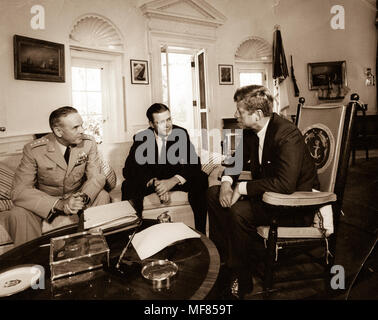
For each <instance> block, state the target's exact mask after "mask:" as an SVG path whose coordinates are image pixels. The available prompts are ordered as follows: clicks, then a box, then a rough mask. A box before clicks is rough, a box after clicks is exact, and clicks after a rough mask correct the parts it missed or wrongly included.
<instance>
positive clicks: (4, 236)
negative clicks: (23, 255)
mask: <svg viewBox="0 0 378 320" xmlns="http://www.w3.org/2000/svg"><path fill="white" fill-rule="evenodd" d="M9 214H10V212H9V211H4V212H1V214H0V246H2V245H5V244H9V243H12V239H11V237H10V235H9V233H8V216H9Z"/></svg>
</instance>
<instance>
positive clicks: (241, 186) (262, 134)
mask: <svg viewBox="0 0 378 320" xmlns="http://www.w3.org/2000/svg"><path fill="white" fill-rule="evenodd" d="M269 122H270V119H269V120H268V121H267V123H266V124H265V125H264V126H263V127H262V129H261V130H260V131H259V132H257V136H258V138H259V163H260V164H261V161H262V154H263V149H264V141H265V135H266V130H267V128H268V125H269ZM223 181H228V182H230V183H231V184H232V178H231V177H230V176H223V177H222V182H223ZM238 188H239V193H240V194H241V195H247V194H248V192H247V182H246V181H243V182H240V183H239V184H238Z"/></svg>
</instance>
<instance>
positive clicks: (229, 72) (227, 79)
mask: <svg viewBox="0 0 378 320" xmlns="http://www.w3.org/2000/svg"><path fill="white" fill-rule="evenodd" d="M218 72H219V84H234V70H233V66H232V65H231V64H219V65H218Z"/></svg>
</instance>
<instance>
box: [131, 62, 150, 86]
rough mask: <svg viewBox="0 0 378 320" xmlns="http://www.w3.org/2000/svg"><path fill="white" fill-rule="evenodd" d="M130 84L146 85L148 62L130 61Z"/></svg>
mask: <svg viewBox="0 0 378 320" xmlns="http://www.w3.org/2000/svg"><path fill="white" fill-rule="evenodd" d="M130 69H131V83H133V84H148V83H149V81H148V61H146V60H130Z"/></svg>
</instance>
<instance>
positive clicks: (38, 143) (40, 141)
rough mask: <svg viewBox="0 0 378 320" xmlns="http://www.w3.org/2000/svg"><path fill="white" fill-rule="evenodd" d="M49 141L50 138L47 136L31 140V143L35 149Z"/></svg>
mask: <svg viewBox="0 0 378 320" xmlns="http://www.w3.org/2000/svg"><path fill="white" fill-rule="evenodd" d="M48 142H49V139H47V138H40V139H37V140H34V141H32V142H30V144H29V145H30V147H31V148H32V149H33V148H36V147H39V146H44V145H46V144H47V143H48Z"/></svg>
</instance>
